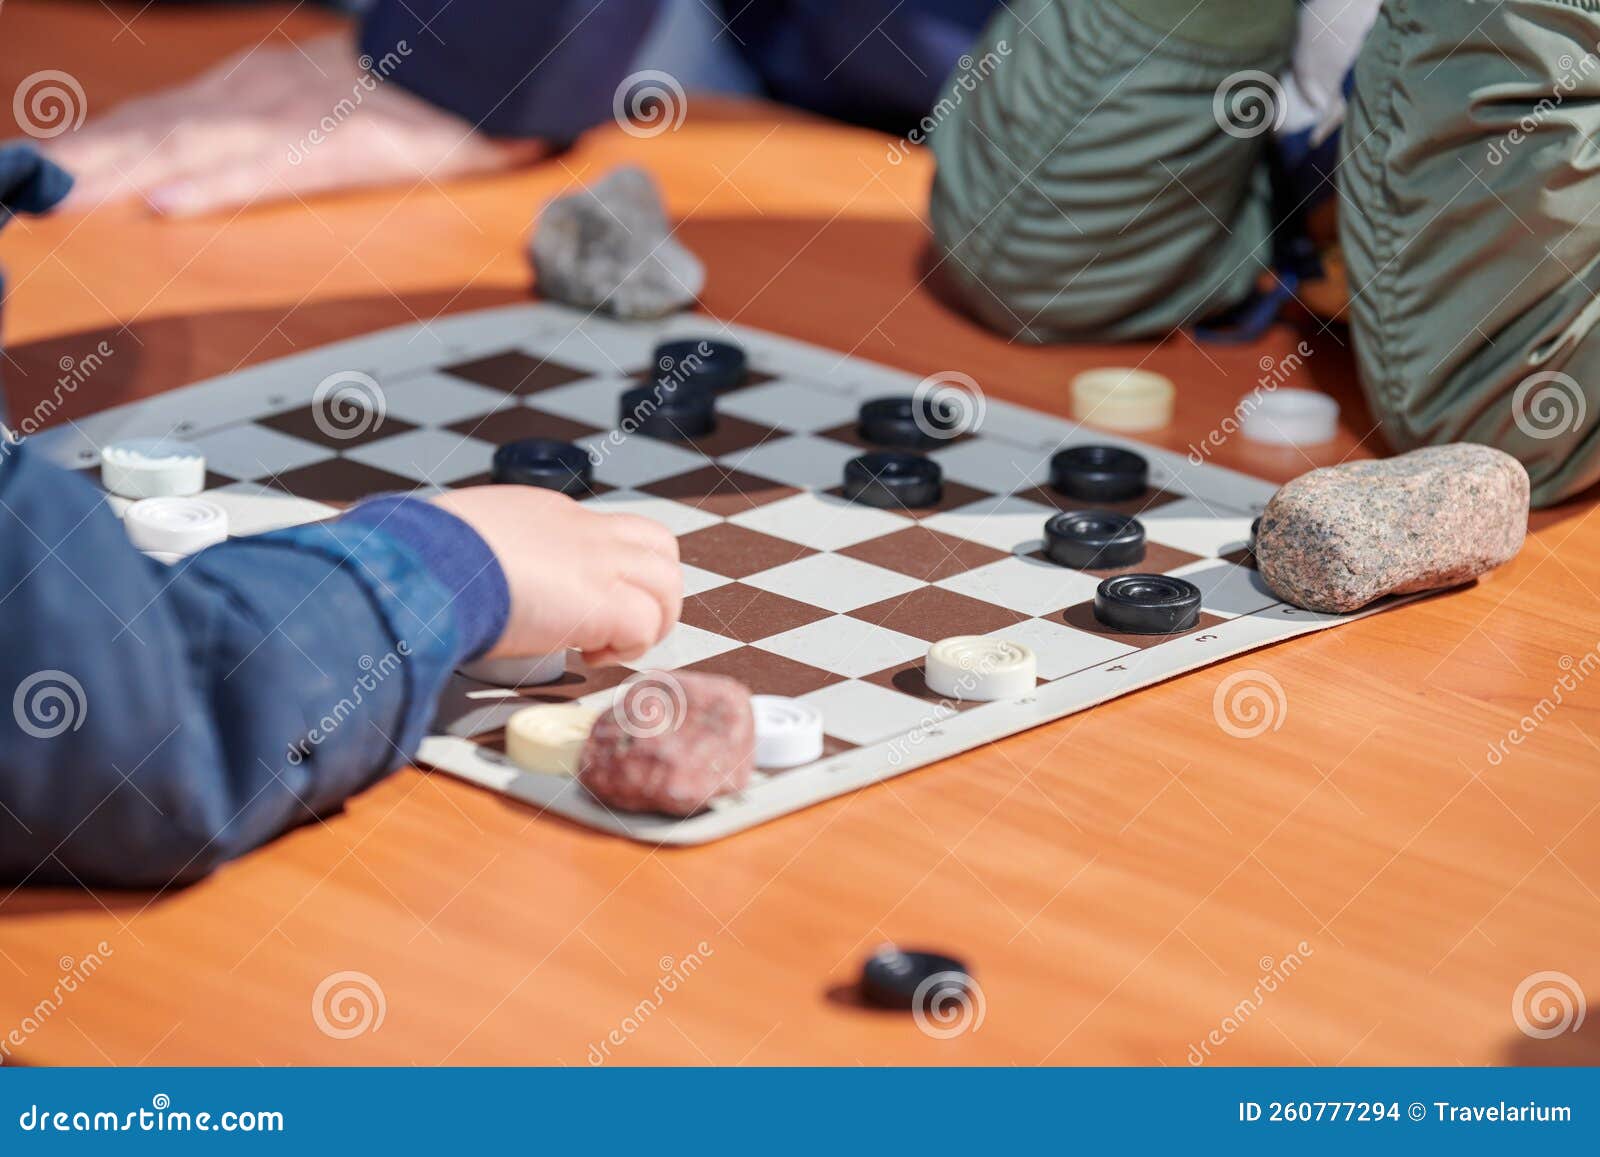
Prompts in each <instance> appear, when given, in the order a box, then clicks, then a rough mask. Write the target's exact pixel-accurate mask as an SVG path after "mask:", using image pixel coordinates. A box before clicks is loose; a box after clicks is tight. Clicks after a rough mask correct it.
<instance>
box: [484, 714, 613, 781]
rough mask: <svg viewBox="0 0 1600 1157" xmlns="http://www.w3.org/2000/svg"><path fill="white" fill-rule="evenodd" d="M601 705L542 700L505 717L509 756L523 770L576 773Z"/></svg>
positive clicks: (554, 773) (507, 753)
mask: <svg viewBox="0 0 1600 1157" xmlns="http://www.w3.org/2000/svg"><path fill="white" fill-rule="evenodd" d="M599 718H600V708H598V707H589V706H586V705H584V704H582V703H541V704H539V705H538V706H536V707H524V708H523V709H522V710H521V711H518V712H517V713H516V714H515V715H513V716H512V717H511V718H510V719H508V720H506V756H507V758H509V759H510V760H511V762H512V763H514V764H516V765H517V766H518V767H520V768H522V769H523V770H524V771H538V772H547V773H549V774H551V775H577V774H578V761H579V759H580V757H581V756H582V755H583V744H584V741H585V740H587V739H588V738H589V732H590V731H591V730H593V728H594V723H595V720H596V719H599Z"/></svg>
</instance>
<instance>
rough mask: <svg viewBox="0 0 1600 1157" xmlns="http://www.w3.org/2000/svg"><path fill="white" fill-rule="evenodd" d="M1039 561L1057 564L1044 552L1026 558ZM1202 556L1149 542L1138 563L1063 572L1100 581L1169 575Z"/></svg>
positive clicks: (1030, 554)
mask: <svg viewBox="0 0 1600 1157" xmlns="http://www.w3.org/2000/svg"><path fill="white" fill-rule="evenodd" d="M1025 557H1027V558H1033V559H1038V560H1039V561H1040V562H1044V563H1051V564H1052V565H1056V566H1059V565H1060V564H1059V563H1055V562H1054V560H1052V559H1051V558H1050V556H1049V555H1047V554H1045V552H1044V551H1043V550H1032V551H1029V552H1028V553H1027V555H1026V556H1025ZM1201 557H1202V556H1200V555H1198V554H1190V553H1189V552H1188V551H1186V550H1179V549H1178V548H1177V547H1175V546H1168V545H1167V544H1166V543H1164V542H1149V541H1146V542H1145V544H1144V557H1143V558H1141V559H1140V560H1139V561H1138V562H1136V563H1130V564H1129V565H1127V566H1116V567H1110V568H1106V567H1092V568H1087V569H1080V568H1078V567H1062V569H1063V570H1076V571H1077V572H1078V573H1079V574H1086V575H1091V576H1093V577H1094V578H1098V579H1108V578H1111V577H1112V576H1113V575H1119V574H1167V573H1168V572H1170V571H1174V570H1176V569H1177V568H1178V567H1180V566H1188V565H1189V564H1190V563H1191V562H1199V561H1200V559H1201Z"/></svg>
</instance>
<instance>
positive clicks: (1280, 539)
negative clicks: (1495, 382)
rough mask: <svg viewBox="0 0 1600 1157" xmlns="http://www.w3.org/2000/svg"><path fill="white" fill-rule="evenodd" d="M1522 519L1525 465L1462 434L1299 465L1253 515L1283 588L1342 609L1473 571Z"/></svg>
mask: <svg viewBox="0 0 1600 1157" xmlns="http://www.w3.org/2000/svg"><path fill="white" fill-rule="evenodd" d="M1527 529H1528V472H1527V471H1526V470H1524V469H1523V468H1522V463H1520V462H1518V461H1517V460H1516V459H1515V458H1513V457H1511V455H1509V454H1506V453H1504V452H1503V451H1500V450H1496V449H1494V448H1493V447H1490V446H1477V445H1472V444H1469V443H1465V442H1458V443H1454V444H1452V445H1448V446H1430V447H1428V448H1426V449H1422V450H1413V451H1412V452H1411V453H1409V454H1401V455H1399V456H1398V457H1395V458H1388V459H1382V460H1379V461H1373V462H1348V463H1346V464H1344V465H1342V466H1329V467H1326V468H1325V469H1322V470H1313V471H1311V472H1310V473H1309V474H1302V475H1301V476H1300V477H1299V478H1296V479H1295V480H1294V481H1293V482H1290V483H1288V484H1287V485H1285V486H1284V487H1283V488H1282V489H1281V490H1279V491H1278V493H1277V494H1275V495H1274V496H1273V498H1272V501H1271V502H1269V503H1268V504H1267V509H1266V511H1265V512H1264V513H1263V514H1262V515H1261V526H1260V529H1259V530H1258V531H1257V532H1256V565H1257V567H1258V568H1259V570H1260V572H1261V577H1262V579H1263V580H1265V582H1266V584H1267V585H1268V586H1269V587H1271V588H1272V590H1273V592H1274V593H1275V594H1277V596H1278V597H1279V598H1281V599H1284V600H1285V601H1287V602H1291V603H1293V604H1295V605H1296V606H1298V607H1304V608H1305V609H1306V610H1309V611H1322V612H1326V613H1329V614H1343V613H1344V612H1346V611H1353V610H1356V609H1357V608H1358V607H1363V606H1365V605H1366V604H1368V603H1370V602H1372V600H1374V599H1377V598H1381V597H1382V596H1384V595H1394V594H1408V593H1410V592H1412V591H1423V590H1432V589H1434V588H1436V587H1448V586H1454V585H1456V584H1458V583H1464V582H1467V581H1468V580H1469V579H1473V578H1476V577H1477V576H1478V575H1481V574H1483V573H1484V572H1485V571H1488V570H1492V569H1493V568H1495V567H1497V566H1499V565H1500V564H1501V563H1503V562H1506V561H1507V560H1508V559H1510V558H1511V557H1512V556H1513V555H1515V554H1516V553H1517V551H1518V550H1520V549H1521V548H1522V539H1523V536H1524V535H1525V534H1526V533H1527Z"/></svg>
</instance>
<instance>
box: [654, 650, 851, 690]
mask: <svg viewBox="0 0 1600 1157" xmlns="http://www.w3.org/2000/svg"><path fill="white" fill-rule="evenodd" d="M681 669H682V670H684V671H695V672H699V673H702V674H707V675H726V676H728V678H730V679H737V680H738V681H739V682H741V683H743V684H744V685H745V686H746V687H748V688H750V690H751V692H753V693H754V694H756V695H788V696H791V697H792V696H795V695H805V694H807V693H809V692H811V691H820V690H822V688H824V687H831V686H832V685H833V684H835V683H842V682H843V681H844V676H843V675H836V674H834V673H833V672H832V671H824V670H823V669H822V668H820V667H813V666H811V665H810V664H809V663H798V662H796V661H795V660H793V659H786V658H784V657H783V656H782V655H774V654H773V653H772V652H771V651H763V650H761V648H759V647H737V648H735V649H734V650H732V651H724V652H723V653H722V654H720V655H713V656H711V658H709V659H701V660H700V661H699V662H698V663H691V664H689V666H687V667H684V668H681Z"/></svg>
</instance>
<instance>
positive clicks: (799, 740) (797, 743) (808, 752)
mask: <svg viewBox="0 0 1600 1157" xmlns="http://www.w3.org/2000/svg"><path fill="white" fill-rule="evenodd" d="M750 710H751V711H753V712H754V713H755V717H756V766H757V767H762V768H770V769H777V768H783V767H799V766H800V765H801V764H803V763H815V762H816V761H817V760H819V759H821V758H822V712H820V711H818V710H817V709H816V708H815V707H813V706H811V704H809V703H802V702H800V701H799V700H798V699H787V698H785V697H784V696H782V695H752V696H751V697H750Z"/></svg>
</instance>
